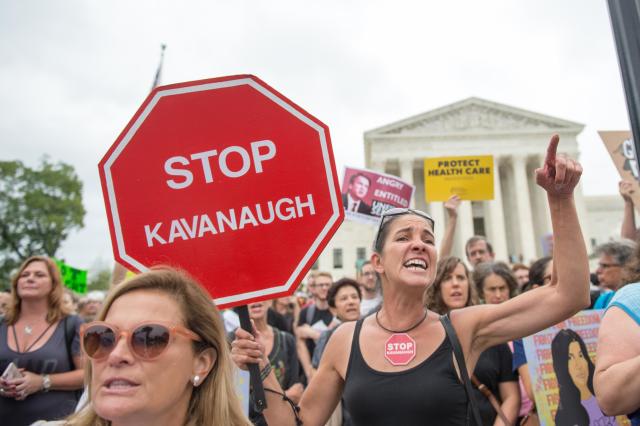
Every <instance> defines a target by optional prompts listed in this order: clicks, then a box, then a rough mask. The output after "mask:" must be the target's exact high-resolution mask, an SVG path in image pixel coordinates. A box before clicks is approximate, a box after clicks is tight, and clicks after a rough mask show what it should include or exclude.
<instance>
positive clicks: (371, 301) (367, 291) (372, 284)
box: [360, 260, 382, 316]
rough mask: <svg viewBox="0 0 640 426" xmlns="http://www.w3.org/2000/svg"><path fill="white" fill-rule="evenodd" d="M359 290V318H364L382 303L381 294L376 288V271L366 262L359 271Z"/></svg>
mask: <svg viewBox="0 0 640 426" xmlns="http://www.w3.org/2000/svg"><path fill="white" fill-rule="evenodd" d="M360 289H361V290H362V301H361V303H360V316H365V315H367V314H368V313H369V312H371V311H372V310H374V309H376V308H377V307H378V305H380V303H381V302H382V294H380V289H379V288H378V278H377V277H376V271H375V270H374V269H373V265H372V264H371V262H370V261H368V260H367V261H366V262H364V263H363V264H362V268H361V269H360Z"/></svg>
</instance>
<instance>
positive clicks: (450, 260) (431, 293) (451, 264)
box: [424, 256, 478, 315]
mask: <svg viewBox="0 0 640 426" xmlns="http://www.w3.org/2000/svg"><path fill="white" fill-rule="evenodd" d="M458 265H462V266H463V267H464V273H465V275H466V276H467V281H468V283H469V293H468V297H467V301H466V303H465V304H464V306H472V305H477V304H478V293H477V292H476V289H475V286H474V285H473V280H472V279H471V274H469V269H468V268H467V265H465V264H464V262H463V261H462V260H461V259H460V258H459V257H455V256H449V257H444V258H442V259H440V260H439V261H438V266H437V268H436V270H437V272H436V278H435V280H434V281H433V284H431V285H430V286H429V287H428V288H427V291H426V292H425V297H424V303H425V305H426V306H427V308H428V309H431V310H432V311H434V312H437V313H439V314H440V315H444V314H446V313H447V312H449V307H448V306H447V305H446V304H445V303H444V300H443V299H442V283H443V282H444V281H445V280H446V279H447V278H449V276H450V275H451V274H452V273H453V270H454V269H456V267H457V266H458Z"/></svg>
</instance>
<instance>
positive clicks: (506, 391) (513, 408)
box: [493, 381, 520, 426]
mask: <svg viewBox="0 0 640 426" xmlns="http://www.w3.org/2000/svg"><path fill="white" fill-rule="evenodd" d="M498 390H499V392H500V400H501V401H502V404H500V408H501V409H502V412H503V413H504V415H505V416H506V417H507V419H508V420H509V425H505V424H504V422H503V421H502V420H501V419H500V416H497V417H496V421H495V422H494V423H493V424H494V426H510V425H513V424H515V423H516V420H517V418H518V411H519V410H520V389H519V387H518V382H517V381H513V382H500V383H498Z"/></svg>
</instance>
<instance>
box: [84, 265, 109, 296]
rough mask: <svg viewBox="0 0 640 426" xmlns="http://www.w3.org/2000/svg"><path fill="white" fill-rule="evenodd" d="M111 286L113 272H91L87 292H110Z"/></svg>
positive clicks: (103, 270) (105, 270)
mask: <svg viewBox="0 0 640 426" xmlns="http://www.w3.org/2000/svg"><path fill="white" fill-rule="evenodd" d="M110 285H111V270H110V269H100V270H99V271H96V272H93V271H91V272H90V277H89V282H88V283H87V290H88V291H93V290H105V291H108V290H109V287H110Z"/></svg>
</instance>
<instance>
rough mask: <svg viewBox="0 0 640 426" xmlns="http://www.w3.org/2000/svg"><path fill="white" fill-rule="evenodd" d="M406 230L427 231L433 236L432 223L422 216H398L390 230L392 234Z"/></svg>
mask: <svg viewBox="0 0 640 426" xmlns="http://www.w3.org/2000/svg"><path fill="white" fill-rule="evenodd" d="M405 228H409V229H417V230H419V231H422V230H427V231H428V232H429V233H431V234H433V229H432V228H431V222H429V221H428V220H427V219H425V218H423V217H422V216H418V215H415V214H404V215H402V216H398V217H397V218H396V219H395V220H394V221H393V222H391V224H390V229H389V230H390V231H391V232H397V231H399V230H401V229H405Z"/></svg>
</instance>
